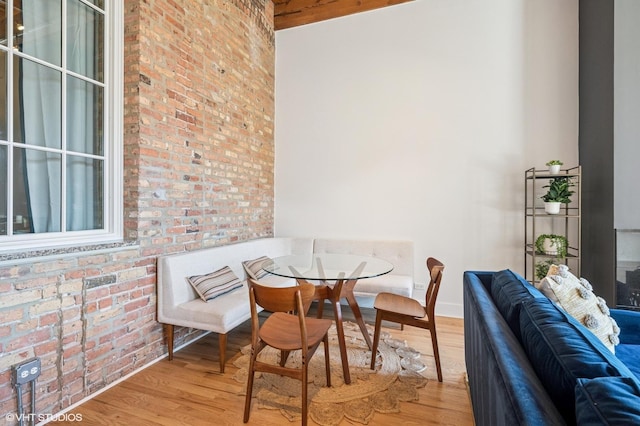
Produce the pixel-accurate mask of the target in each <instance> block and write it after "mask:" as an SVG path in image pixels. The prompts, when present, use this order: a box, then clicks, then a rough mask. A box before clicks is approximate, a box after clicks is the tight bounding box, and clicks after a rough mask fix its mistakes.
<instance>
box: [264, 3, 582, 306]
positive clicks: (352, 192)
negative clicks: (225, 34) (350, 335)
mask: <svg viewBox="0 0 640 426" xmlns="http://www.w3.org/2000/svg"><path fill="white" fill-rule="evenodd" d="M577 3H578V2H577V0H563V1H557V0H483V1H475V0H416V1H414V2H411V3H405V4H402V5H398V6H392V7H387V8H384V9H380V10H376V11H372V12H366V13H361V14H357V15H352V16H348V17H344V18H339V19H334V20H330V21H325V22H320V23H316V24H312V25H306V26H302V27H297V28H291V29H288V30H282V31H278V32H277V33H276V123H275V128H276V135H275V140H276V169H275V181H276V183H275V190H276V200H275V234H276V235H278V236H321V237H346V238H362V239H366V238H396V239H411V240H413V241H414V242H415V255H416V258H415V271H416V277H415V278H416V281H418V282H422V283H424V282H426V281H427V272H426V269H425V266H424V260H425V258H426V257H427V256H435V257H437V258H439V259H441V260H442V261H443V262H444V263H445V265H446V269H445V275H444V280H443V287H442V289H441V293H440V295H439V299H438V306H437V312H438V313H439V314H441V315H450V316H462V312H463V310H462V300H463V299H462V275H463V272H464V271H465V270H499V269H504V268H512V269H513V270H515V271H517V272H520V273H521V272H522V271H523V268H524V255H523V244H524V239H523V233H524V219H523V217H524V216H523V211H522V208H523V205H524V193H523V191H524V182H523V177H524V170H525V169H527V168H530V167H532V166H538V167H543V166H544V163H545V162H546V161H547V160H549V159H552V158H559V159H563V160H564V161H565V164H566V165H575V164H576V163H577V158H578V138H577V134H578V120H577V111H578V103H577V101H578V92H577V89H578V81H577V78H578V61H577V60H578V28H577V22H578V4H577Z"/></svg>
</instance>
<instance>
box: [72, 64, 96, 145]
mask: <svg viewBox="0 0 640 426" xmlns="http://www.w3.org/2000/svg"><path fill="white" fill-rule="evenodd" d="M67 105H68V107H67V149H68V150H70V151H76V152H83V153H87V154H95V155H102V153H103V143H102V141H103V127H102V123H103V117H102V113H103V89H102V87H99V86H96V85H95V84H92V83H89V82H87V81H84V80H80V79H79V78H75V77H71V76H70V77H68V78H67Z"/></svg>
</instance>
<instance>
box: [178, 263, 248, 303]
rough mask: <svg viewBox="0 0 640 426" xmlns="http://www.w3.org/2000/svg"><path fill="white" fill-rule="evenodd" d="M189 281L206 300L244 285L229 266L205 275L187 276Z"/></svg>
mask: <svg viewBox="0 0 640 426" xmlns="http://www.w3.org/2000/svg"><path fill="white" fill-rule="evenodd" d="M187 281H189V284H191V285H192V286H193V288H194V289H195V290H196V293H198V295H200V297H201V298H202V300H204V301H205V302H209V301H211V300H213V299H215V298H216V297H220V296H222V295H223V294H227V293H230V292H232V291H234V290H237V289H239V288H240V287H242V281H240V279H239V278H238V277H236V274H234V273H233V271H232V270H231V268H229V267H228V266H225V267H224V268H220V269H218V270H217V271H213V272H210V273H208V274H205V275H193V276H191V277H187Z"/></svg>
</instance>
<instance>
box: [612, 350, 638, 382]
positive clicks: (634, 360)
mask: <svg viewBox="0 0 640 426" xmlns="http://www.w3.org/2000/svg"><path fill="white" fill-rule="evenodd" d="M616 357H617V358H618V359H619V360H620V361H622V363H623V364H624V365H626V366H627V367H629V370H631V372H632V373H633V374H634V375H635V376H636V379H638V380H640V345H627V344H620V345H619V346H617V347H616Z"/></svg>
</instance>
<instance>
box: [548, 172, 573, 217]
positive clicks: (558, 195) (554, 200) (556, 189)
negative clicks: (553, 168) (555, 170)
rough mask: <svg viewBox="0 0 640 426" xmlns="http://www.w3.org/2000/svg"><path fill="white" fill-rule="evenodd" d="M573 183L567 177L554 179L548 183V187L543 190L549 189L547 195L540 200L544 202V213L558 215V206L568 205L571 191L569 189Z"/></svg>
mask: <svg viewBox="0 0 640 426" xmlns="http://www.w3.org/2000/svg"><path fill="white" fill-rule="evenodd" d="M572 186H573V182H571V178H569V177H556V178H553V179H551V180H550V181H549V185H545V186H543V188H549V189H548V190H547V193H546V194H544V195H543V196H542V197H541V198H542V200H543V201H544V211H545V212H547V213H549V214H558V213H560V204H568V203H570V202H571V198H569V197H571V196H572V195H573V191H572V190H571V187H572Z"/></svg>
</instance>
